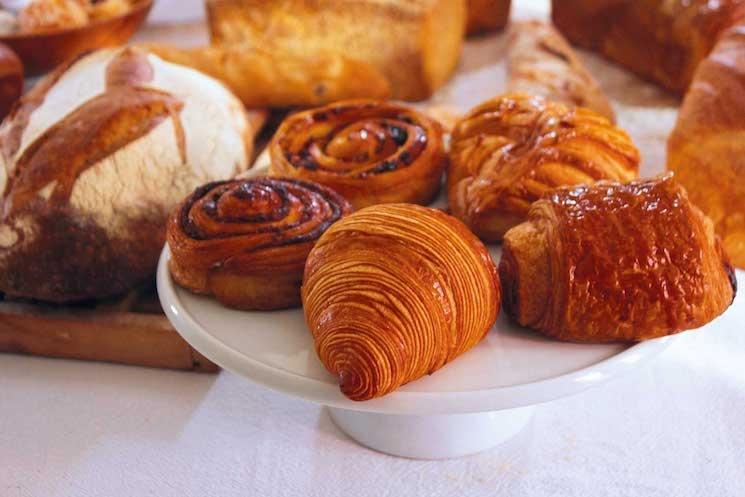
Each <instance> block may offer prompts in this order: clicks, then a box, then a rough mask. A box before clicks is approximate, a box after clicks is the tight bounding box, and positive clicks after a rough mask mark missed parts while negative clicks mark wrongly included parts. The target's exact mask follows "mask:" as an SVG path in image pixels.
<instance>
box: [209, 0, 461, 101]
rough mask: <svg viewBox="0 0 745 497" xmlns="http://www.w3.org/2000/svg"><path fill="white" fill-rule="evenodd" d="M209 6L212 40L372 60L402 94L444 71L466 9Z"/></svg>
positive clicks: (437, 80) (434, 5)
mask: <svg viewBox="0 0 745 497" xmlns="http://www.w3.org/2000/svg"><path fill="white" fill-rule="evenodd" d="M207 13H208V18H209V26H210V31H211V34H212V41H213V43H215V44H219V45H226V44H246V43H248V45H249V46H255V45H258V46H273V47H275V48H276V49H278V50H279V53H282V50H283V49H287V50H288V51H290V52H291V53H302V52H303V51H304V50H307V51H308V52H309V53H311V54H312V53H318V52H319V51H326V52H329V51H330V52H340V53H342V54H343V55H345V56H347V57H348V58H350V59H357V60H360V61H363V62H367V63H370V64H372V65H373V66H374V67H376V68H377V69H378V70H379V71H380V72H381V73H382V74H383V75H385V77H386V78H387V79H388V81H389V82H390V83H391V87H392V90H393V97H394V98H396V99H403V100H423V99H425V98H427V97H429V96H430V95H431V94H432V93H433V92H434V91H435V90H436V89H437V88H439V87H440V86H441V85H442V84H443V83H444V82H445V81H446V80H447V79H448V77H449V76H450V74H451V73H452V72H453V70H454V69H455V66H456V63H457V61H458V56H459V55H460V51H461V43H462V39H463V34H464V31H465V24H466V15H467V13H466V5H465V0H314V1H312V2H309V1H307V0H207ZM365 96H368V97H373V96H374V95H365Z"/></svg>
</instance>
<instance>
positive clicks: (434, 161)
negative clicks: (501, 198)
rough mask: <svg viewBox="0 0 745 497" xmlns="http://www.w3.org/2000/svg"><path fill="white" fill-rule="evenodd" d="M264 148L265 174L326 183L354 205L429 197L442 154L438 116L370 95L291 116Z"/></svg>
mask: <svg viewBox="0 0 745 497" xmlns="http://www.w3.org/2000/svg"><path fill="white" fill-rule="evenodd" d="M269 153H270V155H271V166H270V168H269V171H270V174H271V175H275V176H287V177H295V178H301V179H307V180H310V181H315V182H318V183H321V184H323V185H326V186H328V187H330V188H332V189H333V190H335V191H336V192H338V193H340V194H341V195H342V196H343V197H344V198H346V199H347V200H349V201H350V202H351V203H352V205H353V206H354V207H355V209H360V208H362V207H366V206H369V205H373V204H380V203H393V202H409V203H418V204H427V203H429V202H430V201H431V200H432V199H433V198H434V196H435V195H436V194H437V192H438V191H439V189H440V182H441V179H442V174H443V172H444V169H445V166H446V161H447V154H446V153H445V147H444V145H443V129H442V126H441V125H440V124H439V123H438V122H437V121H435V120H434V119H432V118H430V117H428V116H426V115H424V114H422V113H421V112H418V111H416V110H414V109H410V108H408V107H404V106H401V105H397V104H393V103H387V102H379V101H373V100H352V101H346V102H339V103H336V104H332V105H329V106H327V107H321V108H318V109H313V110H309V111H306V112H300V113H297V114H294V115H291V116H290V117H288V118H287V119H286V120H285V121H284V122H283V123H282V125H281V126H280V127H279V129H278V130H277V132H276V134H275V135H274V138H273V139H272V142H271V144H270V146H269Z"/></svg>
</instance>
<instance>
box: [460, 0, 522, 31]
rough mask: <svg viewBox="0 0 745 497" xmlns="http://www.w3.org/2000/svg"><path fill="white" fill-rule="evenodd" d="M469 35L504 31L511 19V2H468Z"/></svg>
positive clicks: (487, 0) (488, 0)
mask: <svg viewBox="0 0 745 497" xmlns="http://www.w3.org/2000/svg"><path fill="white" fill-rule="evenodd" d="M467 3H468V22H467V24H466V33H467V34H468V35H473V34H478V33H484V32H487V31H494V30H497V29H502V28H503V27H505V26H506V25H507V21H509V18H510V3H511V2H510V0H468V2H467Z"/></svg>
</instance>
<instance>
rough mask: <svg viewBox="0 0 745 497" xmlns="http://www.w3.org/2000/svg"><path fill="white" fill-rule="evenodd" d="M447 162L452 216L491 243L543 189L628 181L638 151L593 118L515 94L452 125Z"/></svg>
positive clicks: (634, 169)
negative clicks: (604, 180)
mask: <svg viewBox="0 0 745 497" xmlns="http://www.w3.org/2000/svg"><path fill="white" fill-rule="evenodd" d="M450 163H451V165H450V169H449V171H448V200H449V203H450V209H451V210H452V212H453V215H455V216H456V217H457V218H459V219H461V220H462V221H464V222H465V223H466V224H467V225H468V226H469V227H470V228H471V229H472V230H473V231H474V232H475V233H476V234H477V235H478V236H479V237H481V239H482V240H485V241H489V242H492V241H498V240H501V239H502V236H503V235H504V233H505V232H506V231H507V230H508V229H510V228H511V227H513V226H515V225H517V224H519V223H521V222H522V221H523V220H525V217H526V215H527V213H528V210H529V209H530V206H531V204H532V203H533V202H535V201H536V200H538V199H539V198H540V197H541V196H542V195H543V194H544V193H545V192H547V191H548V190H551V189H553V188H556V187H558V186H564V185H574V184H580V183H591V182H594V181H597V180H602V179H611V180H617V181H629V180H631V179H633V178H634V177H636V175H637V173H638V170H639V152H638V151H637V149H636V147H634V144H633V143H632V141H631V138H629V136H628V135H627V134H626V133H625V132H624V131H623V130H621V129H620V128H617V127H616V126H614V125H613V124H611V122H610V121H608V119H607V118H605V117H603V116H601V115H600V114H597V113H596V112H594V111H591V110H589V109H586V108H581V107H579V108H573V107H572V108H570V107H567V106H565V105H563V104H560V103H556V102H550V101H548V100H546V99H544V98H542V97H533V96H529V95H526V94H521V93H515V94H507V95H504V96H501V97H497V98H495V99H493V100H490V101H488V102H486V103H484V104H481V105H480V106H478V107H476V108H475V109H473V110H472V111H471V112H470V113H469V114H467V115H466V116H465V117H464V118H463V119H462V120H461V121H460V122H459V123H458V124H457V125H456V126H455V129H454V130H453V137H452V142H451V151H450Z"/></svg>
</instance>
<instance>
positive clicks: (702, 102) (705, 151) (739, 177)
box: [668, 26, 745, 268]
mask: <svg viewBox="0 0 745 497" xmlns="http://www.w3.org/2000/svg"><path fill="white" fill-rule="evenodd" d="M743 67H745V27H743V26H740V27H735V28H733V29H731V30H729V31H727V32H726V33H725V34H724V35H723V36H722V38H721V40H720V41H719V43H717V45H716V47H715V48H714V50H713V51H712V53H711V55H710V56H709V57H708V58H706V59H705V60H704V61H703V62H702V63H701V65H700V66H699V68H698V70H697V71H696V76H695V78H694V80H693V84H692V85H691V88H690V90H689V91H688V94H687V95H686V97H685V99H684V100H683V106H682V107H681V109H680V113H679V114H678V122H677V125H676V126H675V129H674V131H673V133H672V135H671V136H670V140H669V142H668V168H669V169H671V170H672V171H675V177H676V178H677V180H678V181H679V182H680V183H681V184H682V185H683V186H685V187H686V189H687V190H688V194H689V195H690V198H691V201H693V203H694V204H696V205H697V206H698V207H700V208H701V209H702V210H703V211H704V212H705V213H706V214H707V215H708V216H709V217H711V219H712V221H714V226H715V228H716V231H717V233H718V234H719V236H721V237H722V241H723V244H724V248H725V249H726V250H727V252H728V253H729V255H730V257H732V259H733V262H734V264H735V265H736V266H738V267H742V268H745V159H743V157H745V73H744V72H743V69H742V68H743Z"/></svg>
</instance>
